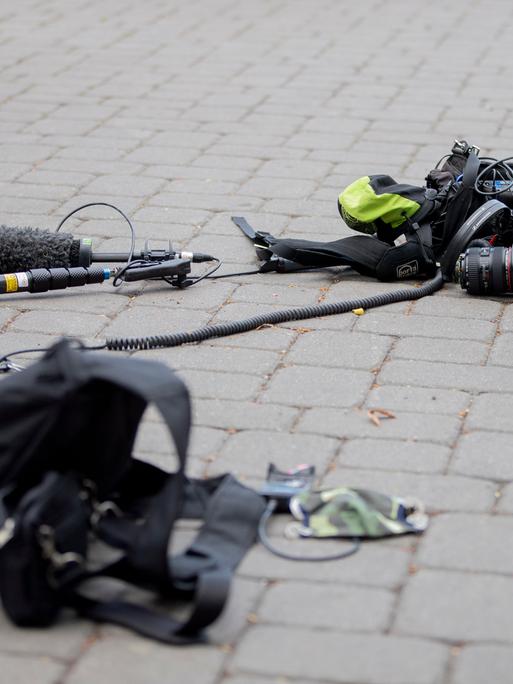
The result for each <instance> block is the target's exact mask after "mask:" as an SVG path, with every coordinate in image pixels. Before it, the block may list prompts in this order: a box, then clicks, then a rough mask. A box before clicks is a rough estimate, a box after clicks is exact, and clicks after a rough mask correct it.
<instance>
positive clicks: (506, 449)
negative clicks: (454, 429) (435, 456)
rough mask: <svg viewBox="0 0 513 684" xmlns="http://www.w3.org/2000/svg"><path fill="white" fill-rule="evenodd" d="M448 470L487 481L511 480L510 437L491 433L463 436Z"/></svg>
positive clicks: (475, 433)
mask: <svg viewBox="0 0 513 684" xmlns="http://www.w3.org/2000/svg"><path fill="white" fill-rule="evenodd" d="M492 445H493V447H492ZM450 469H451V471H452V472H454V473H461V474H462V475H470V476H472V477H483V478H486V479H489V480H490V479H492V480H511V479H513V463H512V458H511V435H507V434H500V433H491V432H472V433H470V434H467V435H463V436H462V437H461V439H460V440H459V442H458V446H457V448H456V451H455V453H454V459H453V461H452V462H451V468H450Z"/></svg>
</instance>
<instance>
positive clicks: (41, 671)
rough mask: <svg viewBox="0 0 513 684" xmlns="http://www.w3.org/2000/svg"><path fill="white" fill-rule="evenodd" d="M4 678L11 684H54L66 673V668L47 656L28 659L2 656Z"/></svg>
mask: <svg viewBox="0 0 513 684" xmlns="http://www.w3.org/2000/svg"><path fill="white" fill-rule="evenodd" d="M0 668H1V669H2V677H3V678H4V679H5V681H6V682H10V684H26V682H35V681H37V682H40V683H41V684H53V683H54V682H56V681H57V680H58V679H61V678H62V676H63V675H64V673H65V669H66V668H65V666H64V665H63V664H61V663H58V662H54V661H51V660H49V659H48V657H47V656H43V655H41V656H39V657H27V656H24V657H23V658H21V657H20V656H13V655H8V654H4V653H2V654H0Z"/></svg>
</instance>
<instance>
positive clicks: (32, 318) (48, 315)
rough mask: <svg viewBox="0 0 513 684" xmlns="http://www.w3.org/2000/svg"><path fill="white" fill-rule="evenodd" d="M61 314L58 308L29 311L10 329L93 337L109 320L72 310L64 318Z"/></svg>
mask: <svg viewBox="0 0 513 684" xmlns="http://www.w3.org/2000/svg"><path fill="white" fill-rule="evenodd" d="M92 287H94V286H92ZM59 314H60V312H59V311H58V310H47V311H27V312H26V313H22V314H20V315H19V316H18V317H17V318H16V320H15V321H14V322H13V323H12V324H11V327H10V329H11V330H13V331H16V330H20V331H22V332H33V331H38V332H42V333H45V334H50V335H70V336H77V335H78V336H80V335H81V336H85V335H88V336H91V337H93V336H94V335H95V334H96V333H99V332H100V331H101V330H102V329H103V328H104V327H105V325H106V324H107V323H108V322H109V319H108V318H107V316H104V315H96V314H87V313H78V312H76V311H75V312H72V311H70V312H68V313H67V315H66V317H65V319H64V320H63V319H62V317H61V316H60V315H59Z"/></svg>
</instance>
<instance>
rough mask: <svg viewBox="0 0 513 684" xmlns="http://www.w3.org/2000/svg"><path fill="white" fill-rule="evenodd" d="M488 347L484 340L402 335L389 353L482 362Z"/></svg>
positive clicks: (407, 356)
mask: <svg viewBox="0 0 513 684" xmlns="http://www.w3.org/2000/svg"><path fill="white" fill-rule="evenodd" d="M488 351H489V347H488V345H487V344H485V343H484V342H474V341H468V340H447V339H445V340H443V339H433V338H431V339H429V338H420V337H403V338H401V339H400V340H397V343H396V344H395V345H394V348H393V350H392V353H391V357H392V358H394V359H418V360H421V361H434V362H443V361H447V362H448V363H467V364H472V363H474V364H479V363H484V362H485V361H486V358H487V356H488Z"/></svg>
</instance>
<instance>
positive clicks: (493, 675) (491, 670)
mask: <svg viewBox="0 0 513 684" xmlns="http://www.w3.org/2000/svg"><path fill="white" fill-rule="evenodd" d="M512 666H513V653H512V652H511V648H510V647H509V646H494V645H488V644H475V645H472V644H469V645H467V646H465V647H464V648H463V650H462V651H461V653H460V654H459V655H458V657H457V659H456V662H455V665H454V669H453V673H452V676H451V679H450V683H451V684H481V682H484V681H486V680H492V681H495V682H504V684H506V682H507V681H509V679H510V677H511V667H512Z"/></svg>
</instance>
